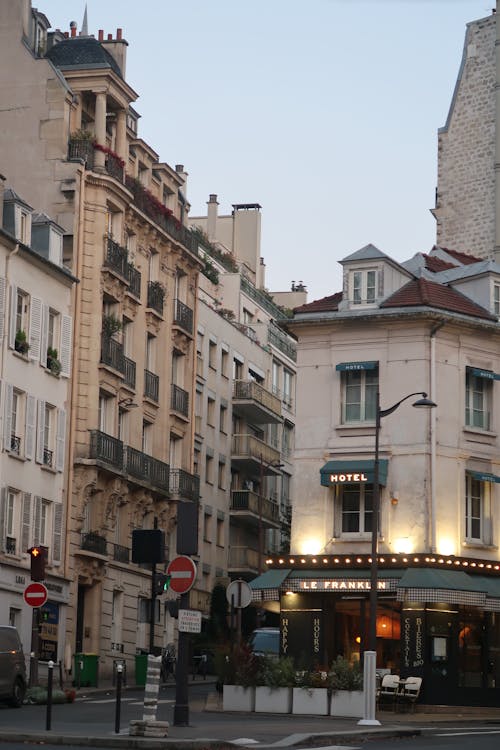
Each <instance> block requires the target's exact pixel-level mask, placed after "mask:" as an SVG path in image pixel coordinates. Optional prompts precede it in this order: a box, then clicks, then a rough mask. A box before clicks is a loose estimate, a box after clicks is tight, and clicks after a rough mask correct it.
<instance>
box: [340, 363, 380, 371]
mask: <svg viewBox="0 0 500 750" xmlns="http://www.w3.org/2000/svg"><path fill="white" fill-rule="evenodd" d="M335 369H336V370H339V371H340V372H346V371H350V370H378V362H339V363H338V364H337V366H336V367H335Z"/></svg>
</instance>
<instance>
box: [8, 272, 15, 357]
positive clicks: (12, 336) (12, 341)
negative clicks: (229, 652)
mask: <svg viewBox="0 0 500 750" xmlns="http://www.w3.org/2000/svg"><path fill="white" fill-rule="evenodd" d="M16 306H17V286H16V285H15V284H11V285H10V318H9V347H10V348H11V349H15V347H16V312H17V311H16Z"/></svg>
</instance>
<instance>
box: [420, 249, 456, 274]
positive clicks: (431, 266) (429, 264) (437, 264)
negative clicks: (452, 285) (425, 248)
mask: <svg viewBox="0 0 500 750" xmlns="http://www.w3.org/2000/svg"><path fill="white" fill-rule="evenodd" d="M422 257H423V259H424V260H425V267H426V268H427V270H428V271H432V273H439V271H447V270H448V268H456V265H455V263H447V262H446V261H445V260H441V258H438V257H436V256H435V255H426V254H425V253H422Z"/></svg>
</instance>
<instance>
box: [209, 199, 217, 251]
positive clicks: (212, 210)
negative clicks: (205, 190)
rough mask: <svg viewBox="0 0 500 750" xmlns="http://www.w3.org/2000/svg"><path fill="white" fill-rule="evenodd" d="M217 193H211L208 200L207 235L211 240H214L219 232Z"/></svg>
mask: <svg viewBox="0 0 500 750" xmlns="http://www.w3.org/2000/svg"><path fill="white" fill-rule="evenodd" d="M218 205H219V204H218V202H217V195H216V194H215V193H210V195H209V197H208V201H207V206H208V210H207V236H208V239H209V240H210V242H214V240H215V239H216V234H217V206H218Z"/></svg>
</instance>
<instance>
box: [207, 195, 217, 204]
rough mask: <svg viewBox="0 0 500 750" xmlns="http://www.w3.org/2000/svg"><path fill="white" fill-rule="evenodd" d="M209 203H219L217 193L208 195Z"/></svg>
mask: <svg viewBox="0 0 500 750" xmlns="http://www.w3.org/2000/svg"><path fill="white" fill-rule="evenodd" d="M208 202H209V203H217V193H210V195H209V197H208Z"/></svg>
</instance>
